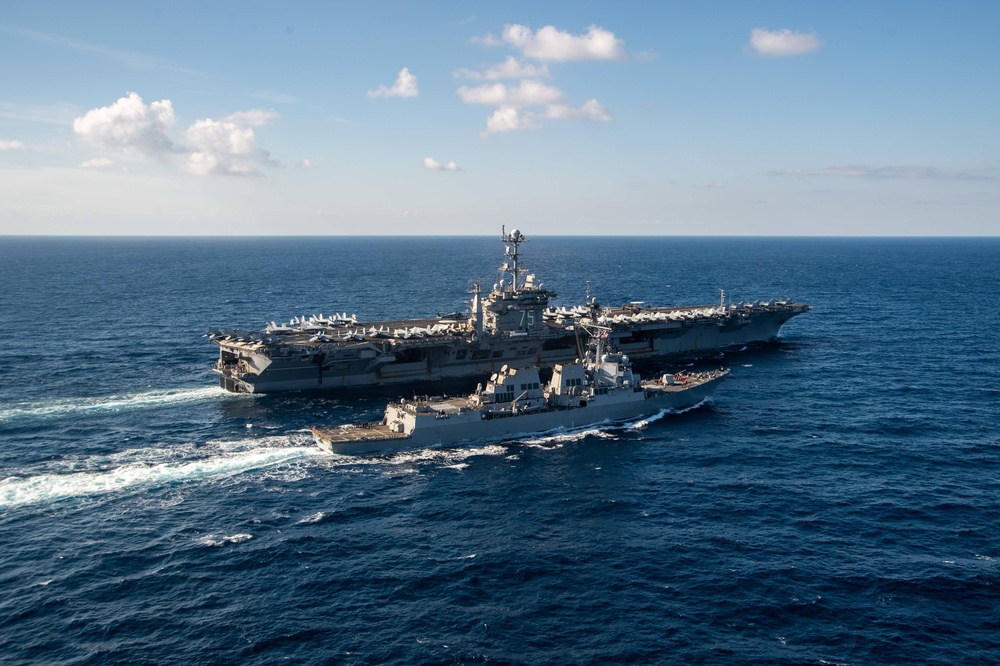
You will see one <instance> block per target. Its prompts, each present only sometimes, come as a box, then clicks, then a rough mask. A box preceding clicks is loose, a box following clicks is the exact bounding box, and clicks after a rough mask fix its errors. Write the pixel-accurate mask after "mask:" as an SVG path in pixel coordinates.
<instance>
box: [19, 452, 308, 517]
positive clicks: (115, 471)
mask: <svg viewBox="0 0 1000 666" xmlns="http://www.w3.org/2000/svg"><path fill="white" fill-rule="evenodd" d="M319 453H320V452H319V450H318V449H315V448H313V447H302V446H292V447H288V446H285V447H258V448H252V449H247V450H243V451H240V452H238V453H228V454H222V455H212V456H209V457H206V458H201V459H197V460H184V461H180V462H167V463H149V462H129V463H127V464H125V465H121V466H119V467H114V468H110V469H99V470H95V471H86V472H74V473H45V474H37V475H33V476H27V477H20V476H11V477H8V478H6V479H3V480H0V511H3V510H7V509H11V508H15V507H20V506H28V505H36V504H51V503H54V502H59V501H62V500H67V499H74V498H82V497H91V496H95V495H107V494H111V493H120V492H127V491H135V490H149V489H152V488H159V487H163V486H169V485H173V484H179V483H189V482H192V481H203V480H208V479H216V478H220V477H228V476H234V475H237V474H243V473H246V472H250V471H253V470H258V469H262V468H266V467H273V466H277V465H282V464H285V463H289V462H293V461H296V460H301V459H304V458H308V457H310V456H313V455H317V454H319Z"/></svg>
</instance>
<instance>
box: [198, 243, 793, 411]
mask: <svg viewBox="0 0 1000 666" xmlns="http://www.w3.org/2000/svg"><path fill="white" fill-rule="evenodd" d="M501 239H502V240H503V241H504V243H506V244H507V246H506V247H507V253H506V255H505V257H506V258H507V259H510V260H512V262H513V263H512V265H511V263H504V264H503V265H502V266H501V271H502V272H503V277H501V278H500V279H499V280H498V283H497V284H496V285H494V288H493V290H492V291H490V292H489V293H488V294H485V293H480V291H479V290H478V288H477V289H476V290H475V291H474V292H473V300H472V301H471V302H470V303H469V305H470V311H469V313H468V314H461V315H460V314H457V313H454V314H453V315H448V316H446V317H438V318H434V319H420V320H406V321H383V322H360V321H358V320H357V318H356V317H355V316H353V315H352V316H347V314H346V313H344V314H341V315H337V316H336V317H330V318H327V317H323V316H322V315H320V316H318V317H317V316H313V317H309V318H308V319H307V318H305V317H302V318H301V319H293V321H292V322H290V323H289V324H283V325H280V326H279V325H277V324H274V323H272V324H271V325H270V326H268V327H267V329H265V330H264V331H262V332H246V331H232V330H231V331H218V330H214V331H211V332H210V337H211V339H212V341H213V342H214V343H215V344H217V345H218V346H219V359H218V361H217V362H216V364H215V366H214V367H213V369H214V370H215V372H217V373H218V374H219V383H220V385H221V386H222V387H223V388H224V389H226V390H229V391H234V392H246V393H269V392H275V391H295V390H315V389H349V388H360V387H386V386H388V387H391V386H396V385H400V384H410V383H414V382H429V381H439V380H449V379H463V378H469V379H471V378H474V377H477V376H482V375H484V374H489V373H491V372H495V371H497V370H499V369H500V368H501V367H502V366H504V365H507V366H511V367H521V368H524V367H530V366H536V367H539V368H550V367H552V366H553V365H554V364H556V363H566V362H569V361H572V360H573V359H575V358H577V357H578V356H579V355H580V343H579V339H578V337H577V327H578V326H579V325H580V324H581V323H584V322H588V321H589V322H591V323H596V324H601V325H605V326H607V327H608V328H609V333H608V336H609V338H610V342H611V344H613V345H615V346H616V347H617V348H618V349H620V350H621V351H622V352H623V353H626V354H628V355H629V356H630V357H631V358H633V359H635V360H637V361H645V360H649V359H655V358H662V357H670V356H675V355H686V354H700V353H705V352H709V351H713V350H720V349H725V348H727V347H733V346H737V345H746V344H750V343H754V342H764V341H769V340H772V339H774V338H775V337H777V335H778V331H779V330H780V328H781V326H782V325H783V324H784V323H785V322H787V321H788V320H789V319H791V318H792V317H794V316H796V315H798V314H801V313H803V312H806V311H808V310H810V309H811V308H810V306H808V305H806V304H803V303H794V302H791V301H789V300H780V301H774V300H771V301H758V302H754V303H741V304H727V303H726V302H725V296H724V295H723V299H722V302H720V304H719V305H716V306H694V307H644V306H642V305H641V304H626V305H623V306H622V307H620V308H619V307H613V308H607V307H605V308H600V307H598V306H597V304H596V302H593V301H592V302H590V303H588V304H586V305H580V306H575V307H571V308H566V307H563V308H554V307H549V299H550V297H554V296H555V294H554V293H553V292H550V291H548V290H545V289H543V288H542V286H541V284H540V283H536V282H535V281H534V275H531V274H528V275H525V273H526V269H524V268H523V267H522V266H521V265H520V263H519V262H520V254H519V250H518V245H519V244H520V243H522V242H524V241H525V239H524V236H523V235H521V234H520V232H518V231H517V230H514V232H513V233H512V234H511V235H507V234H504V235H503V236H502V237H501ZM511 247H513V250H511Z"/></svg>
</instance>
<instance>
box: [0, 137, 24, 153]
mask: <svg viewBox="0 0 1000 666" xmlns="http://www.w3.org/2000/svg"><path fill="white" fill-rule="evenodd" d="M0 150H24V144H23V143H21V142H20V141H6V140H4V139H0Z"/></svg>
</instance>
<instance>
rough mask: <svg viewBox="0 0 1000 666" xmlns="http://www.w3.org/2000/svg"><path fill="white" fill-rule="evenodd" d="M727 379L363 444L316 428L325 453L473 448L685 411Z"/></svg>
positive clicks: (426, 428) (447, 424) (466, 418)
mask: <svg viewBox="0 0 1000 666" xmlns="http://www.w3.org/2000/svg"><path fill="white" fill-rule="evenodd" d="M722 380H723V377H719V378H716V379H712V380H709V381H706V382H704V383H702V384H699V385H698V386H694V387H691V388H689V389H686V390H684V391H682V392H679V393H667V394H661V395H656V396H653V397H650V398H648V399H646V400H643V401H642V402H641V403H636V402H633V401H628V402H616V403H611V404H605V405H602V404H597V403H591V404H590V405H588V406H587V407H581V408H578V409H558V410H551V411H545V412H541V413H536V414H522V415H518V416H509V417H504V418H493V419H488V420H487V419H483V418H482V415H481V414H480V413H478V412H471V413H468V414H462V415H451V416H450V417H449V418H447V419H441V420H440V421H439V422H438V423H436V424H433V425H422V426H421V427H420V428H418V429H416V430H415V431H414V432H413V433H411V434H410V435H408V436H400V437H392V438H387V439H370V440H359V441H333V440H332V439H331V438H328V437H324V436H323V435H322V430H318V429H317V430H314V431H313V433H314V439H315V441H316V444H317V445H318V446H319V448H320V449H322V450H324V451H326V452H328V453H335V454H341V455H363V454H377V453H383V454H388V453H396V452H399V451H409V450H413V449H423V448H431V447H442V446H456V445H463V444H464V445H473V444H477V443H482V442H489V441H499V440H503V439H507V438H511V437H520V436H524V435H537V434H543V433H548V432H552V431H557V430H560V429H574V428H580V427H584V426H588V425H597V424H601V423H606V422H611V423H620V422H624V421H629V420H636V419H642V418H648V417H650V416H653V415H655V414H658V413H660V412H662V411H664V410H671V411H675V412H676V411H680V410H686V409H690V408H693V407H695V406H698V405H700V404H701V403H703V402H705V400H706V399H707V398H708V397H709V396H711V395H712V393H713V392H714V391H715V388H716V386H717V384H718V383H719V382H720V381H722Z"/></svg>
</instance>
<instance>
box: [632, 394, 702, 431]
mask: <svg viewBox="0 0 1000 666" xmlns="http://www.w3.org/2000/svg"><path fill="white" fill-rule="evenodd" d="M708 400H709V399H708V398H704V399H703V400H702V401H701V402H698V403H696V404H694V405H691V406H690V407H685V408H684V409H661V410H660V411H659V412H657V413H656V414H653V415H652V416H648V417H646V418H644V419H640V420H638V421H636V422H635V423H628V424H626V425H625V426H624V427H625V428H626V429H628V430H642V429H643V428H645V427H646V426H648V425H649V424H650V423H654V422H656V421H659V420H660V419H662V418H663V417H664V416H668V415H670V414H684V413H686V412H690V411H691V410H692V409H698V408H699V407H701V406H702V405H704V404H705V403H707V402H708Z"/></svg>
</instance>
